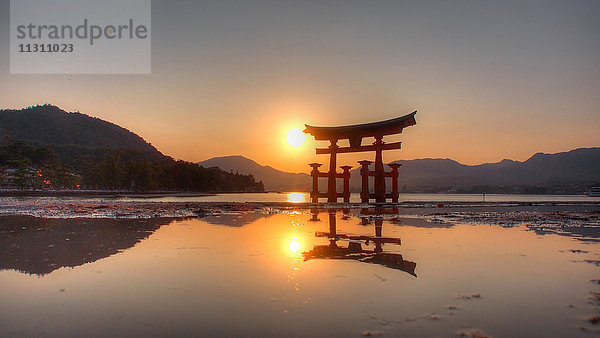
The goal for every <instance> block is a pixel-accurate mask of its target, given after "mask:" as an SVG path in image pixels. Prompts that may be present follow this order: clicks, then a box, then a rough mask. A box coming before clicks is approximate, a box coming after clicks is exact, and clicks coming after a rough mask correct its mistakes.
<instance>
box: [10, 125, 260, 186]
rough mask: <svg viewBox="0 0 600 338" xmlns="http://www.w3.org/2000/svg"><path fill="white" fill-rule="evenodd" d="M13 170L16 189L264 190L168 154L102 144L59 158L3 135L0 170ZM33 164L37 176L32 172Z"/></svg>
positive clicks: (45, 149)
mask: <svg viewBox="0 0 600 338" xmlns="http://www.w3.org/2000/svg"><path fill="white" fill-rule="evenodd" d="M5 169H18V174H17V175H21V176H23V177H27V178H23V177H21V176H19V178H18V180H17V181H18V183H19V184H20V185H21V188H23V187H27V188H43V187H44V186H51V187H53V188H80V189H94V190H131V191H138V192H146V191H153V190H163V191H211V192H212V191H214V192H219V191H221V192H223V191H231V192H233V191H264V187H263V184H262V182H256V180H255V179H254V177H253V176H252V175H241V174H237V173H231V172H224V171H222V170H220V169H218V168H204V167H201V166H198V165H196V164H194V163H191V162H185V161H175V160H173V159H172V158H169V157H160V158H157V157H156V156H146V154H145V153H141V152H135V151H134V152H131V151H127V150H122V149H114V148H110V147H105V148H102V149H95V150H94V151H93V152H90V153H88V155H87V156H85V155H83V154H82V155H81V156H80V157H78V158H77V159H73V160H72V161H69V163H64V162H63V161H61V160H60V159H59V157H58V156H57V155H56V153H55V152H54V150H53V149H52V147H50V146H47V145H43V146H35V145H31V144H29V143H27V142H23V141H19V140H12V139H11V138H9V137H4V138H3V139H2V141H1V142H0V170H2V171H4V170H5ZM32 169H35V170H36V171H37V170H39V171H40V172H41V176H40V177H38V176H37V175H32V174H31V172H32Z"/></svg>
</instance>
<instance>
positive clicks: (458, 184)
mask: <svg viewBox="0 0 600 338" xmlns="http://www.w3.org/2000/svg"><path fill="white" fill-rule="evenodd" d="M393 163H399V164H402V167H400V179H399V180H400V186H401V187H403V190H404V191H407V192H439V191H463V192H476V191H479V190H484V191H487V192H493V191H497V192H540V193H543V192H552V191H554V192H560V191H565V190H564V189H565V187H568V186H572V187H571V188H569V189H570V190H568V191H569V192H573V191H576V192H582V191H584V190H585V189H586V187H587V186H590V185H598V184H600V148H581V149H575V150H571V151H568V152H562V153H556V154H544V153H538V154H535V155H533V156H532V157H531V158H529V159H528V160H526V161H523V162H519V161H513V160H508V159H505V160H502V161H500V162H498V163H485V164H480V165H472V166H471V165H465V164H461V163H459V162H456V161H454V160H451V159H431V158H426V159H416V160H399V161H393ZM200 164H202V165H203V166H205V167H207V166H208V167H210V166H216V167H219V168H221V169H222V170H225V171H233V172H239V173H244V174H252V175H253V176H254V177H255V178H256V179H258V180H263V182H264V183H265V188H266V189H267V190H279V191H290V190H302V191H309V190H310V187H311V184H312V183H311V178H310V176H309V175H308V173H307V174H292V173H286V172H282V171H279V170H276V169H274V168H272V167H268V166H261V165H260V164H258V163H256V162H254V161H252V160H250V159H247V158H245V157H242V156H228V157H216V158H212V159H209V160H206V161H203V162H200ZM372 166H373V165H372ZM371 169H373V168H371ZM338 183H339V184H338V186H340V182H338ZM320 186H321V189H324V188H325V183H324V182H323V183H321V185H320ZM360 186H361V177H360V169H359V168H358V166H357V168H355V169H353V170H352V171H351V180H350V187H351V190H352V191H354V192H358V191H360ZM527 186H544V187H551V186H556V187H562V188H556V189H554V190H552V191H551V190H543V189H542V190H540V189H537V190H535V189H533V190H532V188H528V187H527ZM340 187H341V186H340ZM501 187H504V188H501ZM573 189H574V190H573Z"/></svg>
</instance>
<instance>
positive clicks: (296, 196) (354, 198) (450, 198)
mask: <svg viewBox="0 0 600 338" xmlns="http://www.w3.org/2000/svg"><path fill="white" fill-rule="evenodd" d="M141 199H144V198H140V197H137V198H136V197H121V198H119V200H123V201H135V200H141ZM149 200H155V201H160V202H183V201H186V202H296V203H303V202H310V201H311V200H310V194H309V193H301V192H295V193H252V194H217V195H213V196H197V197H190V196H185V197H173V196H169V197H164V196H163V197H155V198H150V199H149ZM321 201H325V199H321ZM340 201H341V199H340ZM400 201H401V202H402V201H405V202H431V201H434V202H481V201H484V197H483V195H481V194H400ZM485 201H486V202H589V201H599V202H600V197H588V196H585V195H516V194H513V195H511V194H486V195H485ZM350 202H352V203H360V194H359V193H352V194H351V196H350Z"/></svg>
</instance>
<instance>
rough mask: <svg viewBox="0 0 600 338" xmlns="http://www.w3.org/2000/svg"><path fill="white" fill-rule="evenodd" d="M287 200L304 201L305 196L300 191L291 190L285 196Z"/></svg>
mask: <svg viewBox="0 0 600 338" xmlns="http://www.w3.org/2000/svg"><path fill="white" fill-rule="evenodd" d="M287 201H288V202H290V203H304V202H306V197H305V196H304V194H303V193H301V192H291V193H289V194H288V196H287Z"/></svg>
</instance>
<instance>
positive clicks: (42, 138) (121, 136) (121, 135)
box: [0, 105, 165, 163]
mask: <svg viewBox="0 0 600 338" xmlns="http://www.w3.org/2000/svg"><path fill="white" fill-rule="evenodd" d="M0 136H2V137H3V138H5V137H7V136H8V137H10V138H12V139H14V140H21V141H24V142H27V143H29V144H32V145H48V146H50V147H52V149H53V150H54V152H55V153H56V155H57V156H58V157H59V158H60V159H61V160H62V161H63V162H67V163H71V162H75V161H77V160H78V159H80V158H81V157H82V156H91V155H95V154H97V153H99V152H102V149H106V148H113V149H121V150H123V151H124V152H127V153H128V154H129V155H130V156H134V157H136V158H143V159H161V158H165V156H164V155H163V154H162V153H161V152H159V151H158V150H157V149H156V148H155V147H154V146H152V145H151V144H149V143H147V142H146V141H145V140H144V139H143V138H141V137H140V136H138V135H136V134H134V133H132V132H131V131H129V130H127V129H125V128H123V127H120V126H118V125H116V124H114V123H111V122H108V121H104V120H101V119H99V118H96V117H91V116H88V115H85V114H81V113H77V112H75V113H69V112H66V111H64V110H62V109H60V108H58V107H56V106H52V105H43V106H35V107H28V108H25V109H20V110H9V109H5V110H0Z"/></svg>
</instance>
